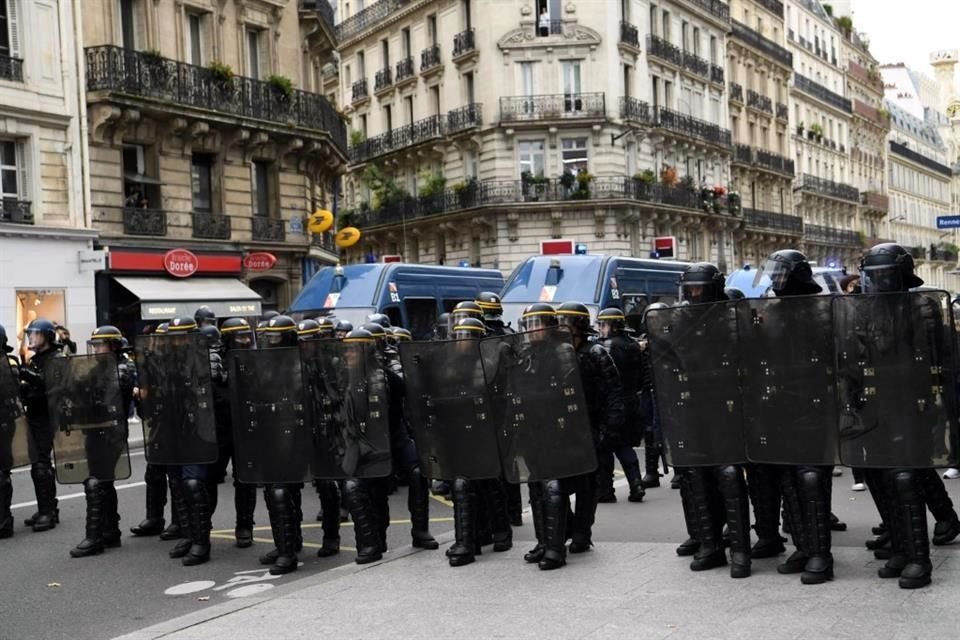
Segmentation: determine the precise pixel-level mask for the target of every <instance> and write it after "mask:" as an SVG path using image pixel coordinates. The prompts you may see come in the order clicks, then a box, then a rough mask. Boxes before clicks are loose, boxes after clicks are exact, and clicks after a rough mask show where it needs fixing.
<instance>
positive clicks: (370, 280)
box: [289, 264, 383, 316]
mask: <svg viewBox="0 0 960 640" xmlns="http://www.w3.org/2000/svg"><path fill="white" fill-rule="evenodd" d="M382 272H383V265H378V264H351V265H347V266H345V267H343V268H342V270H341V273H338V272H337V269H336V267H323V268H322V269H320V270H319V271H317V273H316V275H314V276H313V278H311V279H310V281H309V282H308V283H307V284H306V286H304V288H303V291H301V292H300V294H299V295H298V296H297V298H296V300H294V301H293V304H291V305H290V309H289V311H290V312H291V313H303V312H306V311H322V310H326V311H328V312H329V311H334V310H335V311H337V312H339V310H340V307H368V306H370V305H373V304H375V303H374V297H375V296H376V293H377V283H378V282H379V280H380V274H381V273H382ZM371 313H372V312H371ZM336 315H337V316H339V315H340V314H339V313H337V314H336Z"/></svg>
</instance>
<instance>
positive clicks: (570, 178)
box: [560, 171, 577, 193]
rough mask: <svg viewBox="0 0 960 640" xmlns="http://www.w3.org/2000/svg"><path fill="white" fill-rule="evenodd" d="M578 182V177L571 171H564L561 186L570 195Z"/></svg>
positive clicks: (561, 176)
mask: <svg viewBox="0 0 960 640" xmlns="http://www.w3.org/2000/svg"><path fill="white" fill-rule="evenodd" d="M576 182H577V176H575V175H574V174H573V172H571V171H564V172H563V173H562V174H561V175H560V186H561V187H563V190H564V191H566V192H567V193H569V192H570V191H571V190H572V189H573V185H574V184H576Z"/></svg>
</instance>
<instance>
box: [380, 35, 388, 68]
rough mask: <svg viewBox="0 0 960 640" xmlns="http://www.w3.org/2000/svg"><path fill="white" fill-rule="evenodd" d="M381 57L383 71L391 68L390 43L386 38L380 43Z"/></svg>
mask: <svg viewBox="0 0 960 640" xmlns="http://www.w3.org/2000/svg"><path fill="white" fill-rule="evenodd" d="M380 57H381V59H382V61H383V65H382V66H381V67H380V68H381V69H389V68H390V41H389V40H387V39H386V38H384V39H383V40H381V41H380Z"/></svg>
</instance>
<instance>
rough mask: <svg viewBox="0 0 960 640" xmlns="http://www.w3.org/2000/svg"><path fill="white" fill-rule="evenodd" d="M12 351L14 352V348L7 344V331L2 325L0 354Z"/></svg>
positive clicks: (0, 326)
mask: <svg viewBox="0 0 960 640" xmlns="http://www.w3.org/2000/svg"><path fill="white" fill-rule="evenodd" d="M11 351H13V347H11V346H10V345H9V344H7V329H6V327H4V326H3V325H2V324H0V354H3V353H10V352H11Z"/></svg>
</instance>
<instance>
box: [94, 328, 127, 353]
mask: <svg viewBox="0 0 960 640" xmlns="http://www.w3.org/2000/svg"><path fill="white" fill-rule="evenodd" d="M123 342H124V341H123V334H122V333H120V329H117V328H116V327H115V326H113V325H112V324H105V325H103V326H100V327H97V328H96V329H94V330H93V332H92V333H91V334H90V339H89V340H87V346H88V347H89V348H90V351H92V352H94V353H103V351H101V350H100V349H99V347H100V346H105V347H107V350H109V351H112V352H113V353H120V352H121V351H122V350H123Z"/></svg>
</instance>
